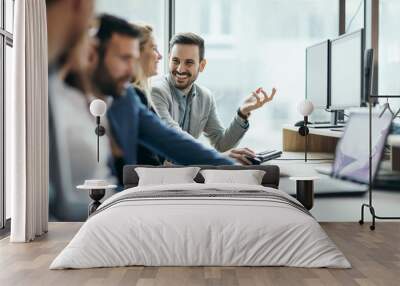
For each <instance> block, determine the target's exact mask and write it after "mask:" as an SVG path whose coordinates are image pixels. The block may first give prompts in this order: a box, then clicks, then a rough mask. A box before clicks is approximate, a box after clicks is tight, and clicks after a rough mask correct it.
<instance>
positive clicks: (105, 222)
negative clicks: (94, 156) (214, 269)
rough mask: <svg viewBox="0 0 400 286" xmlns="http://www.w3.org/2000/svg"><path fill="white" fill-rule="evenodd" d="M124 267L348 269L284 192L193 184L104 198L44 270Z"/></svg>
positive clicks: (317, 227) (321, 232) (141, 189)
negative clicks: (48, 268) (48, 267)
mask: <svg viewBox="0 0 400 286" xmlns="http://www.w3.org/2000/svg"><path fill="white" fill-rule="evenodd" d="M129 265H144V266H292V267H330V268H350V267H351V266H350V263H349V262H348V261H347V259H346V258H345V257H344V255H343V253H342V252H341V251H340V250H339V249H338V248H337V247H336V245H335V244H334V243H333V242H332V241H331V239H330V238H329V237H328V236H327V234H326V233H325V232H324V230H323V229H322V228H321V226H320V225H319V224H318V222H317V221H316V220H315V219H314V218H313V216H312V215H311V214H310V213H309V212H308V211H307V210H306V209H305V208H304V207H303V206H302V205H301V204H300V203H299V202H298V201H297V200H295V199H294V198H292V197H291V196H289V195H287V194H286V193H284V192H282V191H280V190H276V189H273V188H267V187H263V186H254V185H238V184H196V183H194V184H179V185H166V186H146V187H135V188H131V189H127V190H125V191H123V192H120V193H118V194H116V195H114V196H112V197H110V198H109V199H107V200H106V201H105V202H104V203H103V204H102V205H101V206H100V207H99V209H98V210H97V211H96V212H95V213H94V214H93V215H92V216H91V217H89V219H88V220H87V221H86V222H85V223H84V224H83V225H82V227H81V229H80V230H79V231H78V233H77V234H76V235H75V237H74V238H73V239H72V241H71V242H70V243H69V244H68V245H67V246H66V247H65V249H64V250H63V251H62V252H61V253H60V254H59V255H58V256H57V257H56V259H55V260H54V261H53V262H52V264H51V265H50V269H65V268H92V267H117V266H129Z"/></svg>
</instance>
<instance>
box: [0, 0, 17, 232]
mask: <svg viewBox="0 0 400 286" xmlns="http://www.w3.org/2000/svg"><path fill="white" fill-rule="evenodd" d="M0 1H1V2H0V5H1V10H0V12H1V21H0V64H1V66H0V69H1V76H0V118H1V124H0V236H3V235H4V234H6V233H8V232H9V230H10V220H9V219H7V217H6V201H7V200H6V189H5V154H6V152H5V129H6V122H5V100H6V96H5V95H6V84H7V83H6V81H5V76H6V58H7V56H8V55H7V54H6V47H7V46H8V47H11V48H13V33H10V32H9V31H7V29H6V21H7V18H6V17H7V16H9V15H6V1H7V0H0ZM12 2H13V7H15V0H12ZM12 11H13V12H14V8H13V9H12ZM12 16H14V15H12ZM12 30H14V29H12Z"/></svg>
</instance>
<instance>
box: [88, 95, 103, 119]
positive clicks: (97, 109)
mask: <svg viewBox="0 0 400 286" xmlns="http://www.w3.org/2000/svg"><path fill="white" fill-rule="evenodd" d="M89 109H90V113H91V114H92V115H93V116H103V115H104V113H106V109H107V105H106V103H105V102H104V101H103V100H101V99H95V100H93V101H92V102H91V103H90V107H89Z"/></svg>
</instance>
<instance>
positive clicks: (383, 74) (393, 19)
mask: <svg viewBox="0 0 400 286" xmlns="http://www.w3.org/2000/svg"><path fill="white" fill-rule="evenodd" d="M399 11H400V2H399V1H397V0H380V5H379V77H378V79H379V83H378V87H379V94H381V95H395V94H400V81H399V76H400V52H399V51H400V32H399V28H398V27H399V26H400V18H399V15H398V12H399ZM391 106H393V107H395V108H396V107H397V108H399V107H400V102H399V100H398V99H397V100H391Z"/></svg>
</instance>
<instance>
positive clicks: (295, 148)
mask: <svg viewBox="0 0 400 286" xmlns="http://www.w3.org/2000/svg"><path fill="white" fill-rule="evenodd" d="M298 130H299V127H295V126H293V125H285V126H284V128H283V130H282V136H283V138H282V139H283V140H282V142H283V151H290V152H304V149H305V148H304V146H305V142H304V141H305V140H304V137H303V136H301V135H300V134H299V132H298ZM309 130H310V133H309V135H308V139H307V140H308V151H309V152H322V153H335V148H336V144H337V142H338V141H339V139H340V137H341V136H342V134H343V132H340V131H332V130H330V129H317V128H310V129H309Z"/></svg>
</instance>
